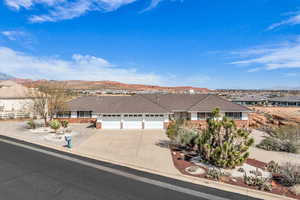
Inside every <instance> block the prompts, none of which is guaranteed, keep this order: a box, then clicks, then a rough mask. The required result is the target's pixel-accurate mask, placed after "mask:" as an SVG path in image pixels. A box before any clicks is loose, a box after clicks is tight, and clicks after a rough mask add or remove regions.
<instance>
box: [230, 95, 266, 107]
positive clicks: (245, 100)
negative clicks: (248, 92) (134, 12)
mask: <svg viewBox="0 0 300 200" xmlns="http://www.w3.org/2000/svg"><path fill="white" fill-rule="evenodd" d="M231 101H232V102H233V103H236V104H240V105H245V106H260V105H266V103H267V100H266V99H265V98H261V97H253V96H249V97H241V98H236V99H232V100H231Z"/></svg>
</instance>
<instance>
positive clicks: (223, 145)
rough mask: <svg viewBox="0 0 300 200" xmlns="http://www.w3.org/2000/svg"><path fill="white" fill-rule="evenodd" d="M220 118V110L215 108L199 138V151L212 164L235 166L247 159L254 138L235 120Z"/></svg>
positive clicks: (224, 166)
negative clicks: (238, 126)
mask: <svg viewBox="0 0 300 200" xmlns="http://www.w3.org/2000/svg"><path fill="white" fill-rule="evenodd" d="M219 118H220V115H219V110H218V109H215V110H214V111H213V112H212V117H211V118H210V119H208V120H207V128H206V129H204V130H203V131H202V132H201V134H200V135H199V137H198V138H197V141H196V143H197V145H198V153H199V155H200V156H201V158H202V159H203V160H204V161H206V162H208V163H210V164H212V165H215V166H217V167H222V168H234V167H236V166H239V165H241V164H243V163H244V162H245V161H246V159H247V158H248V156H249V152H248V149H249V147H250V146H251V145H252V144H253V143H254V140H253V138H250V137H249V134H250V133H249V132H247V131H246V130H244V129H238V128H237V127H236V125H235V122H234V121H233V120H229V119H228V118H226V117H223V118H222V119H221V120H220V119H219Z"/></svg>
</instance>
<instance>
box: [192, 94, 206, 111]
mask: <svg viewBox="0 0 300 200" xmlns="http://www.w3.org/2000/svg"><path fill="white" fill-rule="evenodd" d="M210 95H211V94H206V97H204V98H203V99H201V100H200V101H198V102H197V103H195V104H193V105H191V106H190V107H189V108H188V109H187V111H190V109H191V108H192V107H194V106H196V105H198V104H199V103H201V102H202V101H203V100H205V99H207V98H208V97H209V96H210Z"/></svg>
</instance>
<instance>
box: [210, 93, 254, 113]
mask: <svg viewBox="0 0 300 200" xmlns="http://www.w3.org/2000/svg"><path fill="white" fill-rule="evenodd" d="M216 97H217V98H219V99H221V100H222V101H224V102H227V103H232V104H234V105H237V106H239V107H242V108H245V109H246V110H249V111H250V110H251V109H250V108H248V107H246V106H243V105H240V104H236V103H233V102H232V101H228V100H226V99H224V98H222V97H219V96H217V95H216Z"/></svg>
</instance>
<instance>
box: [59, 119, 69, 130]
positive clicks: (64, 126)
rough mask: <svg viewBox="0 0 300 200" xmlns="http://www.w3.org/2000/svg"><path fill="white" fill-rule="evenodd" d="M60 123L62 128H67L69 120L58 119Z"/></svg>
mask: <svg viewBox="0 0 300 200" xmlns="http://www.w3.org/2000/svg"><path fill="white" fill-rule="evenodd" d="M60 123H61V126H62V127H63V128H68V126H69V122H68V121H67V120H62V121H60Z"/></svg>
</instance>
